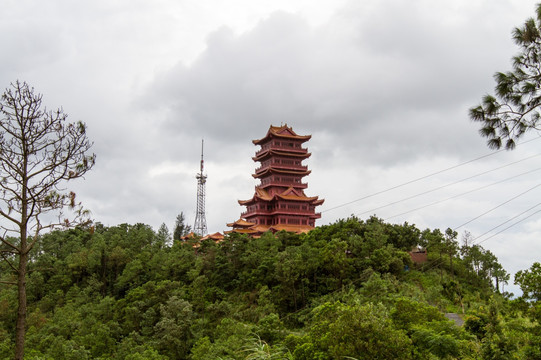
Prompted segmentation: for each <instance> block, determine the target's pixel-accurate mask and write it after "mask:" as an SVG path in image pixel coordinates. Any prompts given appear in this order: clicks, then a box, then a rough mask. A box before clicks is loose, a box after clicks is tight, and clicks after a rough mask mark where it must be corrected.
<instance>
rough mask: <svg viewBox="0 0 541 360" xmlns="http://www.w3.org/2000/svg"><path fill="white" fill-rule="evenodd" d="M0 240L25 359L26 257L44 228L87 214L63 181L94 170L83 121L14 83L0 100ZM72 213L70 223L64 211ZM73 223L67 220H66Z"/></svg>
mask: <svg viewBox="0 0 541 360" xmlns="http://www.w3.org/2000/svg"><path fill="white" fill-rule="evenodd" d="M0 115H1V118H0V129H1V130H2V131H1V132H0V192H1V194H2V196H1V199H0V229H1V230H2V233H0V241H1V243H2V244H3V245H4V248H3V250H2V252H1V256H2V258H3V259H4V260H5V261H6V262H7V263H8V264H9V266H10V267H11V269H12V270H13V272H14V274H15V275H16V281H13V282H12V283H13V284H16V285H17V289H18V312H17V323H16V335H15V359H22V358H23V355H24V337H25V322H26V275H27V265H28V261H29V252H30V250H32V248H33V247H34V245H35V244H36V242H37V241H38V240H39V238H40V233H41V232H42V231H43V230H45V229H53V228H55V227H58V226H71V225H74V224H75V223H80V222H81V221H82V220H83V219H84V218H86V216H87V215H88V212H87V211H85V210H83V208H82V207H81V205H80V203H76V201H75V193H73V192H68V191H67V190H66V188H65V187H64V186H65V182H67V181H70V180H73V179H76V178H80V177H82V176H83V175H84V174H85V173H86V172H87V171H88V170H90V169H91V168H92V166H93V165H94V161H95V155H94V154H88V151H89V150H90V148H91V147H92V143H91V142H90V141H89V140H88V138H87V135H86V125H85V124H84V123H82V122H77V123H67V122H66V119H67V115H66V114H65V113H64V112H63V110H62V109H57V110H55V111H49V110H47V109H46V108H45V107H44V106H43V104H42V95H41V94H38V93H35V92H34V89H33V88H31V87H29V85H28V84H27V83H26V82H22V83H21V82H19V81H16V82H15V83H12V84H11V87H9V88H7V89H6V90H5V92H4V94H3V95H2V97H1V99H0ZM66 207H67V208H70V209H72V210H73V214H72V215H71V216H70V217H69V218H68V217H66V216H67V215H65V214H64V211H63V209H64V208H66ZM70 218H71V219H70Z"/></svg>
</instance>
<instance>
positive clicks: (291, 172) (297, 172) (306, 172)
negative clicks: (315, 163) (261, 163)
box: [252, 166, 312, 179]
mask: <svg viewBox="0 0 541 360" xmlns="http://www.w3.org/2000/svg"><path fill="white" fill-rule="evenodd" d="M311 172H312V170H293V169H291V170H284V169H277V168H275V167H273V166H269V167H267V168H265V169H263V170H262V171H261V172H257V171H256V173H255V174H252V176H253V177H254V178H256V179H257V178H259V177H261V176H263V175H266V174H267V173H277V174H288V175H302V176H307V175H310V173H311Z"/></svg>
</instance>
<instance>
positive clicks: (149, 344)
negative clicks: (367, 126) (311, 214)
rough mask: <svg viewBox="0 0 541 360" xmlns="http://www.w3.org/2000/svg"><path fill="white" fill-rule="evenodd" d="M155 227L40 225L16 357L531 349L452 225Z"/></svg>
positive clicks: (3, 338)
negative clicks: (197, 233) (250, 230)
mask: <svg viewBox="0 0 541 360" xmlns="http://www.w3.org/2000/svg"><path fill="white" fill-rule="evenodd" d="M163 233H164V230H163V229H162V230H160V231H158V232H155V231H154V230H153V229H152V228H150V227H149V226H146V225H143V224H135V225H128V224H121V225H118V226H113V227H105V226H102V225H100V224H97V225H96V226H95V227H92V228H90V227H79V228H76V229H72V230H65V231H55V232H52V233H50V234H46V235H44V236H43V237H42V238H41V241H40V242H38V245H37V246H36V247H35V248H34V249H33V250H32V252H31V261H30V264H29V270H30V273H29V278H28V301H29V315H28V332H27V353H26V356H25V359H193V360H211V359H212V360H216V359H310V360H312V359H346V358H347V359H396V358H400V359H465V358H470V359H506V358H517V359H530V358H531V359H533V358H535V356H536V354H539V341H538V340H539V338H540V337H539V336H540V334H541V333H540V330H539V329H540V326H539V320H540V316H539V314H540V313H541V312H540V311H539V310H538V309H539V307H536V306H535V304H537V303H536V302H526V301H524V300H521V299H518V300H510V299H509V295H508V294H506V293H502V292H501V291H499V290H498V288H497V287H496V279H495V276H496V275H495V269H497V268H498V265H497V264H498V262H497V259H496V258H495V257H494V256H493V255H492V254H491V253H490V252H488V251H487V250H484V249H483V248H482V247H480V246H478V245H477V246H474V245H471V244H468V245H467V246H463V247H459V246H458V244H457V243H456V241H457V240H456V239H455V238H456V236H455V234H454V233H453V232H452V231H451V232H445V233H444V232H441V231H439V230H429V229H427V230H424V231H421V230H419V229H417V228H416V227H415V226H413V225H410V224H403V225H395V224H387V223H384V222H383V221H381V220H379V219H377V218H370V219H368V220H366V221H363V220H359V219H356V218H351V219H346V220H341V221H338V222H337V223H335V224H332V225H327V226H321V227H319V228H316V229H314V230H313V231H311V232H310V233H308V234H304V235H296V234H291V233H286V232H281V233H277V234H274V235H273V234H270V233H268V234H264V235H263V236H262V237H261V238H258V239H251V238H248V237H244V236H238V235H231V236H228V237H226V238H225V240H224V241H223V242H221V243H218V244H216V243H214V242H213V241H204V242H202V243H200V244H199V243H197V242H196V241H195V240H194V241H188V242H182V241H179V240H176V239H175V240H174V241H173V243H172V245H168V244H167V242H168V241H169V240H168V236H164V234H163ZM450 243H452V244H450ZM196 244H197V246H194V245H196ZM453 244H454V245H453ZM417 245H422V246H426V247H427V248H428V253H429V256H428V261H427V262H426V263H424V264H417V265H416V264H413V263H411V260H410V256H409V255H408V253H407V251H409V250H410V249H411V248H412V247H414V246H417ZM0 266H3V267H2V268H1V271H2V272H1V273H0V274H2V277H3V278H6V276H7V275H5V274H6V271H5V270H7V268H6V266H7V265H5V264H3V265H0ZM501 281H502V280H500V284H501ZM503 281H504V282H505V280H503ZM15 299H16V291H15V289H13V288H11V287H3V288H2V291H1V292H0V358H9V357H11V353H12V349H13V346H14V338H13V333H14V328H13V326H14V325H13V324H14V321H13V320H14V316H15V313H14V307H15V304H16V300H15ZM536 309H537V311H536ZM448 312H453V313H457V314H459V315H460V316H461V317H462V318H463V319H464V320H465V324H464V326H457V325H455V323H453V322H452V321H449V320H448V319H447V318H446V317H445V316H444V314H445V313H448Z"/></svg>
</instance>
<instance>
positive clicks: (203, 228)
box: [193, 139, 207, 236]
mask: <svg viewBox="0 0 541 360" xmlns="http://www.w3.org/2000/svg"><path fill="white" fill-rule="evenodd" d="M203 163H204V162H203V140H202V139H201V167H200V172H199V174H197V175H196V176H195V178H196V179H197V210H196V211H195V224H194V226H193V230H194V232H195V233H196V234H197V235H199V236H205V235H207V220H206V218H205V183H206V182H207V175H204V174H203Z"/></svg>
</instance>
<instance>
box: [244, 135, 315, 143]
mask: <svg viewBox="0 0 541 360" xmlns="http://www.w3.org/2000/svg"><path fill="white" fill-rule="evenodd" d="M272 138H281V139H288V140H301V141H302V142H306V141H308V140H310V139H311V138H312V135H304V136H301V135H296V136H292V135H283V134H267V136H265V137H264V138H261V139H257V140H252V143H253V144H254V145H260V144H262V143H265V142H267V141H269V140H270V139H272Z"/></svg>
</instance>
